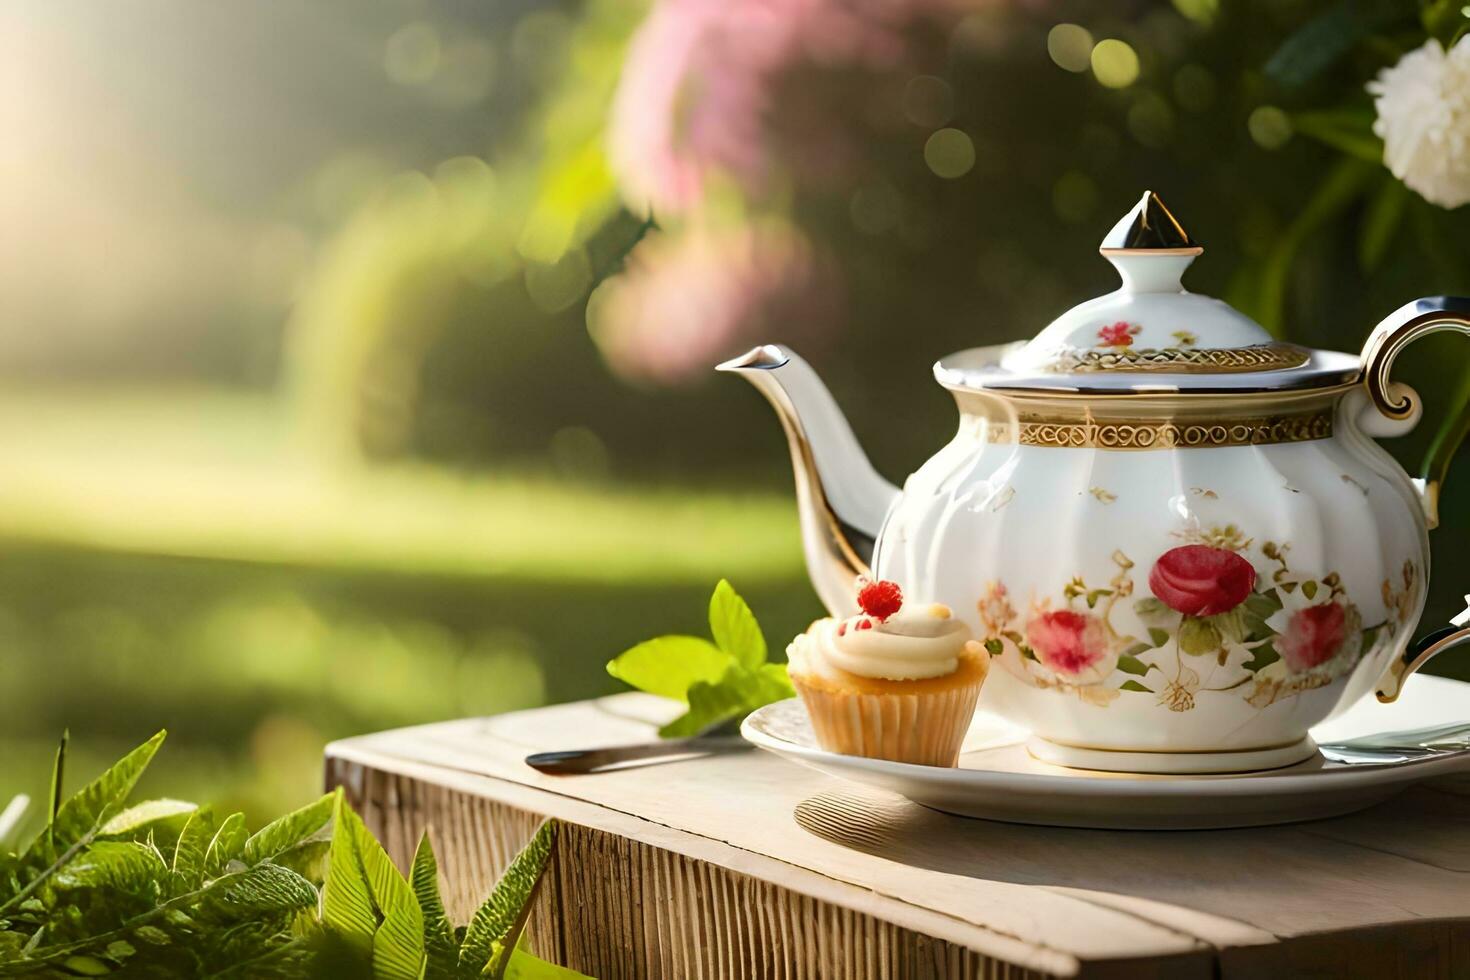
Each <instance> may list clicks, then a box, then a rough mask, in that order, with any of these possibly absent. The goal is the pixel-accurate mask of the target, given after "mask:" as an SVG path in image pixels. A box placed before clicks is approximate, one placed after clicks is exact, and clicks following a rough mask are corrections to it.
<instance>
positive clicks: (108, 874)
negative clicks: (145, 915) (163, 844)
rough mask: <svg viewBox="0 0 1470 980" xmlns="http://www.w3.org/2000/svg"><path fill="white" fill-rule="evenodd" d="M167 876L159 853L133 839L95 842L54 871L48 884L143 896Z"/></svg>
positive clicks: (65, 887)
mask: <svg viewBox="0 0 1470 980" xmlns="http://www.w3.org/2000/svg"><path fill="white" fill-rule="evenodd" d="M167 875H168V865H167V864H165V863H164V860H163V857H162V855H160V854H159V853H158V851H157V850H156V849H154V848H152V847H149V846H148V845H147V844H140V843H138V842H137V841H106V840H104V841H97V842H96V843H95V844H93V845H92V846H91V847H89V848H87V849H86V851H84V852H83V853H82V854H81V855H79V856H78V857H77V858H76V860H74V861H72V862H71V863H70V864H68V865H67V866H66V867H65V868H63V869H62V870H61V871H60V872H58V873H57V875H56V877H55V878H54V879H53V881H52V883H53V884H54V885H55V886H56V887H57V888H61V889H72V888H114V889H117V890H118V891H121V892H125V893H127V894H128V895H140V896H146V895H148V894H149V892H150V890H151V888H152V886H153V885H154V884H155V883H157V882H161V881H163V880H164V878H165V877H167Z"/></svg>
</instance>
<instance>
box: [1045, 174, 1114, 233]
mask: <svg viewBox="0 0 1470 980" xmlns="http://www.w3.org/2000/svg"><path fill="white" fill-rule="evenodd" d="M1101 196H1102V195H1101V194H1100V193H1099V191H1098V187H1097V183H1096V181H1094V180H1093V179H1092V178H1091V177H1089V176H1087V175H1086V174H1084V173H1082V172H1080V171H1077V170H1069V171H1067V172H1066V173H1064V174H1062V176H1061V177H1059V178H1057V182H1056V183H1055V184H1053V185H1052V189H1051V206H1052V210H1054V211H1056V213H1057V217H1059V218H1061V219H1062V220H1063V221H1066V222H1070V223H1072V224H1081V223H1083V222H1085V221H1087V220H1088V219H1089V218H1091V217H1092V214H1093V212H1094V211H1096V210H1097V205H1098V201H1099V200H1100V199H1101Z"/></svg>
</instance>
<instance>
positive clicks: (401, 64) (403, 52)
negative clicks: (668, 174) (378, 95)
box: [383, 21, 441, 85]
mask: <svg viewBox="0 0 1470 980" xmlns="http://www.w3.org/2000/svg"><path fill="white" fill-rule="evenodd" d="M440 54H441V50H440V44H439V32H438V31H436V30H435V29H434V25H433V24H428V23H425V22H424V21H415V22H414V23H412V24H405V25H404V26H402V27H400V28H399V29H398V30H396V31H394V32H393V34H392V35H391V36H390V37H389V38H388V48H387V50H386V51H385V52H384V55H383V68H384V69H385V70H386V71H387V72H388V77H389V78H390V79H391V80H393V81H394V82H396V83H398V84H399V85H423V84H424V83H425V82H428V81H429V80H431V79H432V78H433V77H434V73H435V72H437V71H438V70H439V57H440Z"/></svg>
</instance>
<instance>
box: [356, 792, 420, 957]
mask: <svg viewBox="0 0 1470 980" xmlns="http://www.w3.org/2000/svg"><path fill="white" fill-rule="evenodd" d="M344 814H345V815H346V819H347V823H348V825H349V826H350V827H351V830H352V834H353V840H354V843H355V844H356V846H357V856H358V859H359V860H360V861H361V862H362V869H363V871H364V872H365V873H366V876H367V883H368V890H369V892H370V893H371V895H372V900H373V904H374V905H375V906H376V907H377V909H378V913H379V914H380V915H381V916H382V921H381V922H380V923H379V924H378V928H377V931H376V932H374V933H373V977H374V980H418V978H419V977H420V976H422V975H423V971H424V916H423V913H422V912H420V911H419V904H418V900H417V899H416V898H415V897H414V893H413V889H412V888H411V887H410V886H409V884H408V881H407V880H406V879H405V878H404V877H403V875H402V874H400V873H399V871H398V868H397V867H396V866H395V865H394V864H393V859H392V858H390V857H388V852H387V851H384V850H383V845H381V844H379V843H378V841H377V838H375V837H373V835H372V834H371V833H370V832H369V831H368V829H367V827H366V826H365V825H364V824H363V822H362V819H361V818H360V817H358V815H357V814H356V813H354V812H353V811H352V810H351V808H350V807H349V808H344Z"/></svg>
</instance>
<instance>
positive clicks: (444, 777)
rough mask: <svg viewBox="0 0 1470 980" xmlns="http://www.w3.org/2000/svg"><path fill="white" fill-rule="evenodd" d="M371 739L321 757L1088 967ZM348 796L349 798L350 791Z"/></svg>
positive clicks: (820, 877)
mask: <svg viewBox="0 0 1470 980" xmlns="http://www.w3.org/2000/svg"><path fill="white" fill-rule="evenodd" d="M371 738H372V736H361V737H358V738H347V739H340V740H338V741H334V742H331V743H329V744H328V745H327V746H326V749H325V750H324V757H325V758H326V759H327V760H329V761H331V760H336V761H340V762H347V763H351V764H355V765H359V766H364V767H368V768H371V769H376V770H379V771H385V772H392V773H395V774H397V775H400V776H406V777H409V778H414V779H425V780H429V781H432V782H434V783H437V784H439V785H442V786H447V787H450V788H452V789H455V790H458V791H460V792H465V793H469V794H471V795H474V796H479V797H482V798H486V799H490V800H494V801H495V802H498V803H503V804H505V805H508V806H513V807H517V808H519V809H523V810H526V811H529V812H532V813H537V814H540V815H543V816H547V817H554V818H556V819H557V820H561V821H565V822H568V823H575V824H579V825H581V826H584V827H589V828H591V829H594V830H600V831H603V832H605V833H609V834H614V835H617V836H619V837H627V838H630V839H632V840H636V841H639V842H641V843H643V844H647V845H649V846H652V847H657V848H661V849H664V850H668V851H672V852H674V853H677V854H680V855H683V856H685V857H688V858H692V859H695V860H699V861H705V862H708V863H710V864H713V865H716V866H718V867H721V868H724V869H726V870H728V871H733V872H736V873H738V874H743V875H749V876H751V877H755V878H760V879H763V880H766V881H773V882H775V883H777V884H779V885H780V886H781V887H783V888H787V889H789V890H791V891H793V892H797V893H799V894H802V895H806V896H808V897H810V898H812V899H816V900H818V901H822V902H827V903H830V904H832V905H837V906H841V907H843V908H847V909H850V910H852V911H854V912H858V913H861V914H863V915H869V916H873V917H874V918H878V919H883V920H885V921H888V922H892V923H893V924H895V925H897V926H900V927H902V928H905V929H909V930H912V931H913V932H917V933H921V934H923V935H927V936H931V937H933V938H935V939H941V940H944V941H946V942H950V943H953V944H955V945H957V946H962V947H964V948H966V949H969V950H972V951H973V952H976V953H979V954H981V955H983V956H988V957H991V958H993V959H996V960H1002V961H1005V962H1007V963H1011V964H1013V965H1015V966H1019V967H1024V968H1027V969H1031V970H1036V971H1040V972H1043V973H1050V974H1054V975H1057V976H1075V975H1078V974H1079V973H1081V971H1082V969H1083V967H1084V965H1086V964H1084V962H1083V961H1082V960H1080V959H1079V958H1077V957H1076V956H1073V955H1071V954H1070V953H1066V952H1063V951H1061V950H1056V949H1052V948H1049V947H1045V946H1040V945H1037V944H1034V943H1030V942H1027V941H1025V940H1022V939H1019V938H1017V937H1015V936H1011V935H1008V934H1006V933H1003V932H999V931H996V930H994V929H990V928H987V927H985V926H983V925H980V924H978V923H972V922H967V921H965V920H963V919H958V918H955V917H953V916H949V915H945V914H943V913H941V912H936V911H933V910H931V909H925V908H920V907H918V906H915V905H911V904H909V903H908V902H905V901H903V900H902V899H897V898H893V897H892V896H889V895H884V894H882V893H881V892H877V891H874V890H872V889H869V888H865V887H863V886H861V885H856V884H852V883H850V882H847V881H844V880H842V879H840V878H834V877H832V876H830V875H826V874H823V873H821V872H819V871H813V870H811V869H809V868H803V867H800V866H799V865H794V864H791V863H790V862H787V861H782V860H780V859H779V858H774V857H770V856H768V855H764V854H760V853H757V852H755V851H751V850H747V849H745V848H742V847H738V846H736V845H733V844H730V843H728V842H726V841H722V840H717V839H715V838H712V837H706V836H703V835H701V834H696V833H692V832H690V831H686V830H680V829H678V828H674V827H670V826H668V825H667V824H663V823H658V822H656V821H652V820H648V819H646V818H644V817H639V816H636V815H634V814H630V813H626V812H624V811H621V810H617V809H614V808H612V807H607V806H604V805H602V804H599V803H591V802H588V801H585V800H579V799H576V798H575V797H571V796H566V795H563V794H560V793H555V792H552V791H549V790H544V789H541V788H539V787H533V786H527V785H525V784H523V783H518V782H515V781H514V780H510V779H504V778H501V777H497V776H487V775H484V774H480V773H472V772H467V771H465V770H463V769H456V768H452V767H448V766H441V765H435V764H433V763H427V762H422V761H418V760H414V759H409V758H404V757H401V756H397V755H394V754H392V753H389V752H384V751H382V750H381V749H378V748H375V747H371V746H365V745H363V744H360V743H363V742H367V741H369V740H370V739H371ZM348 789H349V791H350V790H351V787H348ZM1153 924H1155V925H1156V924H1157V923H1153ZM1181 935H1185V934H1182V933H1181ZM1187 938H1189V939H1190V940H1193V941H1194V942H1195V943H1196V944H1198V947H1199V950H1200V951H1201V952H1206V951H1208V952H1209V953H1210V957H1211V959H1212V960H1213V959H1214V958H1215V954H1216V953H1217V952H1218V951H1217V950H1214V949H1213V948H1211V947H1209V946H1208V945H1207V944H1205V943H1203V942H1202V941H1200V940H1199V939H1198V937H1194V936H1188V937H1187ZM1094 965H1095V964H1094Z"/></svg>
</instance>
